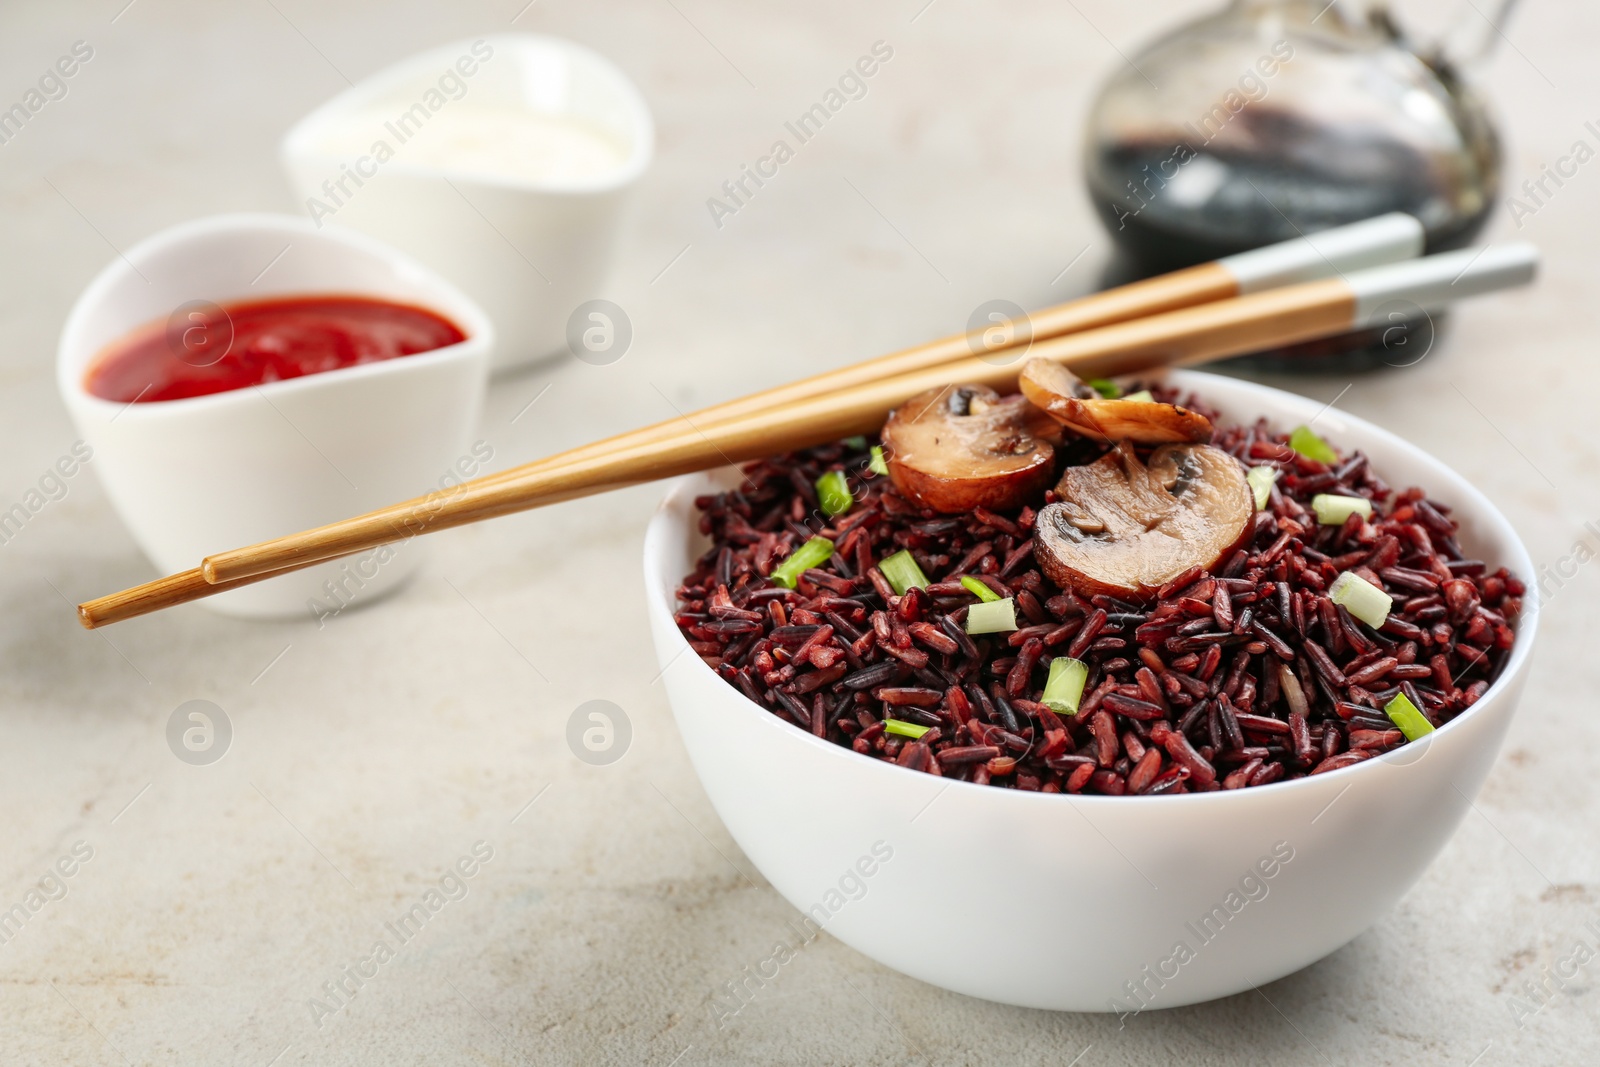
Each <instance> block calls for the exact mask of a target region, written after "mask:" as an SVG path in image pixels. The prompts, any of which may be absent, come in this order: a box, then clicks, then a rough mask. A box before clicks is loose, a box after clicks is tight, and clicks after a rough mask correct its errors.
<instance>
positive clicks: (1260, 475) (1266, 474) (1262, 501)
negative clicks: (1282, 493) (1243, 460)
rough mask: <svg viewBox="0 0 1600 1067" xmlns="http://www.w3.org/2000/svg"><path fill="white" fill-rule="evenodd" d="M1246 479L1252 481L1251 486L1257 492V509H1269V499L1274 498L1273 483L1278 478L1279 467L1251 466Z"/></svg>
mask: <svg viewBox="0 0 1600 1067" xmlns="http://www.w3.org/2000/svg"><path fill="white" fill-rule="evenodd" d="M1244 480H1245V481H1247V482H1249V483H1250V488H1251V489H1252V490H1254V492H1255V494H1256V510H1257V511H1265V510H1267V501H1268V500H1270V499H1272V483H1273V482H1275V481H1277V480H1278V470H1277V468H1276V467H1251V468H1250V473H1249V474H1246V475H1245V476H1244Z"/></svg>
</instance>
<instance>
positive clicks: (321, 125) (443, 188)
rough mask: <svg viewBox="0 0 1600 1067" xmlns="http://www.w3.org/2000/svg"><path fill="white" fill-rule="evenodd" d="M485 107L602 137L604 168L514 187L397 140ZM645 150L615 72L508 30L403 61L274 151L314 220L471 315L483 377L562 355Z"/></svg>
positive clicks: (650, 138)
mask: <svg viewBox="0 0 1600 1067" xmlns="http://www.w3.org/2000/svg"><path fill="white" fill-rule="evenodd" d="M486 108H503V109H513V110H520V111H522V112H525V113H527V114H530V115H533V116H537V117H539V119H540V120H541V121H543V122H546V123H550V124H555V123H566V124H570V125H571V126H572V127H573V128H574V130H584V131H593V132H596V133H598V134H601V135H603V136H604V137H606V138H609V139H610V140H612V141H613V142H614V143H615V145H616V146H617V152H616V155H615V160H614V161H613V165H611V166H609V167H605V168H602V169H594V168H593V167H590V168H583V169H582V170H581V172H579V173H575V172H566V171H562V170H561V169H560V168H556V167H551V166H549V165H537V166H534V163H533V162H532V161H530V166H534V171H532V172H530V173H528V174H525V175H523V176H520V177H516V176H510V175H508V174H506V173H503V172H498V173H497V172H494V171H493V170H492V169H491V170H485V169H484V167H483V161H484V158H485V156H486V154H488V153H485V152H483V151H480V150H474V151H471V152H465V153H463V154H462V155H461V156H460V158H459V160H458V161H457V162H456V163H454V164H452V165H445V164H442V163H441V162H440V158H441V157H440V153H439V152H438V151H433V150H428V151H422V152H419V151H417V147H418V146H419V145H421V144H422V142H421V141H412V138H415V137H418V136H419V135H421V136H430V135H432V134H433V133H434V132H436V131H437V130H438V129H440V128H441V124H449V123H451V122H452V121H453V120H455V119H457V118H465V117H467V116H469V115H471V114H472V113H474V112H477V113H478V114H479V115H480V116H481V113H482V111H483V109H486ZM384 116H388V117H387V118H384ZM361 129H368V130H370V134H369V135H359V136H358V131H359V130H361ZM408 141H409V142H411V143H410V144H408V143H407V142H408ZM380 142H381V143H382V145H383V146H385V147H384V148H379V143H380ZM336 144H338V145H349V146H350V147H349V148H347V149H344V150H335V149H334V148H333V147H332V146H333V145H336ZM479 147H480V149H481V148H482V147H483V146H479ZM408 149H410V151H409V152H408ZM654 151H655V126H654V123H653V122H652V121H651V118H650V111H649V109H648V108H647V107H646V106H645V103H644V98H643V96H641V95H640V93H639V90H638V89H637V88H636V87H635V86H634V84H633V83H632V82H631V81H630V80H629V79H628V77H627V75H625V74H623V73H622V71H621V70H619V69H618V68H617V67H616V66H614V65H613V64H612V63H610V62H609V61H607V60H606V59H604V58H603V57H601V56H600V55H599V54H597V53H595V52H593V51H590V50H589V49H587V48H584V47H583V46H582V45H579V44H575V43H574V42H572V41H567V40H563V39H561V38H558V37H542V36H536V35H533V34H522V33H507V34H492V35H488V36H485V37H483V38H479V39H476V40H466V41H459V42H457V43H455V44H448V45H442V46H440V47H439V48H434V49H430V50H429V51H427V52H424V53H422V54H420V55H416V56H412V57H411V58H409V59H405V60H402V61H400V62H399V63H396V64H394V65H393V66H390V67H388V68H386V69H384V70H382V71H380V72H379V73H377V74H374V75H372V76H371V77H370V78H366V79H364V80H363V81H361V82H360V83H358V84H357V85H355V86H353V87H351V88H349V89H346V90H345V91H344V92H342V93H340V94H339V95H338V96H336V97H334V98H333V99H332V100H329V101H328V102H327V103H326V104H324V105H322V106H321V107H319V108H317V110H315V111H313V112H312V113H311V114H309V115H307V116H306V117H305V118H303V119H301V120H300V122H298V123H296V124H295V126H294V127H293V128H292V129H290V130H289V132H288V133H287V134H286V135H285V136H284V139H283V144H282V147H281V150H280V152H281V157H282V162H283V166H284V169H285V171H286V172H287V174H288V176H289V181H290V183H291V184H292V185H293V186H294V189H295V191H296V194H297V195H298V196H299V197H300V198H301V200H302V204H303V206H304V208H305V210H306V211H307V212H308V213H309V214H311V216H312V217H313V218H314V219H315V220H316V221H317V222H318V223H319V224H321V223H325V222H328V221H335V222H338V223H339V224H341V225H346V226H353V227H355V228H356V229H359V230H362V231H364V232H366V233H369V234H371V235H372V236H374V237H377V238H379V239H380V240H383V241H386V242H388V243H390V244H393V245H394V246H395V247H397V248H399V249H401V250H402V251H405V252H409V253H410V254H411V255H413V256H415V257H417V259H419V260H421V261H422V262H423V263H426V264H427V265H428V266H430V267H432V268H434V269H435V270H437V271H439V273H441V274H443V275H444V276H445V277H446V278H449V279H450V280H451V281H453V282H454V283H455V284H457V285H459V286H460V287H461V288H462V289H463V290H464V291H465V292H467V293H468V294H470V295H471V296H472V297H473V299H475V300H477V301H478V302H479V303H481V304H482V305H483V307H484V308H485V309H486V310H487V311H488V312H489V316H490V318H491V319H493V320H494V324H495V328H496V332H497V334H498V337H499V340H498V343H497V346H496V351H495V355H494V365H495V366H496V367H497V368H504V367H510V366H515V365H518V364H523V363H527V362H529V361H531V360H536V359H539V358H542V357H547V356H550V355H553V354H556V353H558V352H561V351H564V350H565V349H566V347H567V320H568V318H569V317H570V316H571V315H572V313H573V312H574V310H575V309H577V307H578V306H579V305H580V304H582V303H584V302H586V301H589V300H592V299H595V298H597V297H601V296H603V295H604V294H603V292H602V291H601V286H602V284H603V282H604V280H605V276H606V273H607V271H608V269H609V267H610V264H611V260H612V255H613V251H614V249H615V245H616V239H617V233H618V228H619V224H620V223H621V221H622V212H623V206H624V203H625V201H626V198H627V194H628V192H629V190H630V189H631V188H632V187H633V185H634V184H635V183H636V182H637V181H638V179H639V177H640V176H641V175H642V174H643V173H644V172H645V170H646V168H647V167H648V166H649V164H650V160H651V158H652V156H653V154H654ZM352 173H354V177H351V176H350V175H351V174H352Z"/></svg>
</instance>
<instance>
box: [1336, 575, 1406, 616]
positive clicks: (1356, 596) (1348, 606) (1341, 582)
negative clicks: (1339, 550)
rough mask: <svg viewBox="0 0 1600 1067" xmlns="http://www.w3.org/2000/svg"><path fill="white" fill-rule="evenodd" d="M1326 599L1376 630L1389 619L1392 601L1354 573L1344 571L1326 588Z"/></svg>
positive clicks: (1380, 590)
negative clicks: (1340, 605) (1342, 606)
mask: <svg viewBox="0 0 1600 1067" xmlns="http://www.w3.org/2000/svg"><path fill="white" fill-rule="evenodd" d="M1328 598H1329V599H1331V600H1332V601H1333V602H1334V603H1335V604H1343V605H1344V609H1345V610H1346V611H1348V612H1349V613H1350V614H1352V615H1354V616H1355V617H1356V618H1358V619H1360V620H1361V621H1362V622H1364V623H1366V624H1367V625H1368V626H1370V627H1372V628H1373V629H1374V630H1376V629H1377V628H1378V627H1380V626H1382V625H1383V623H1384V620H1385V619H1387V618H1388V617H1389V609H1390V608H1392V607H1394V600H1393V599H1392V598H1391V597H1390V596H1389V594H1388V593H1385V592H1384V591H1383V590H1382V589H1379V588H1378V587H1377V586H1375V585H1373V584H1372V583H1371V582H1369V581H1367V580H1366V579H1365V578H1363V577H1361V575H1359V574H1357V573H1355V572H1354V571H1345V572H1344V573H1343V574H1341V575H1339V577H1337V578H1335V579H1334V580H1333V584H1332V585H1330V586H1328Z"/></svg>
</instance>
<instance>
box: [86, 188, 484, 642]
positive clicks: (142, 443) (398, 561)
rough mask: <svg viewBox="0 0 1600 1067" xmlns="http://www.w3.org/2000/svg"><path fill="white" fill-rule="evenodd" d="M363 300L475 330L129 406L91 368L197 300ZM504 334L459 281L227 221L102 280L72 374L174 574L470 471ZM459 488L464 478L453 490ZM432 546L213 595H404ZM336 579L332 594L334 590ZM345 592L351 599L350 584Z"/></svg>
mask: <svg viewBox="0 0 1600 1067" xmlns="http://www.w3.org/2000/svg"><path fill="white" fill-rule="evenodd" d="M338 293H347V294H361V295H366V296H374V297H381V298H387V299H392V300H398V301H401V302H404V303H411V304H416V305H420V306H423V307H427V308H429V309H431V310H434V311H436V312H438V313H440V314H442V315H444V316H445V317H446V318H448V319H450V320H451V321H452V322H454V323H455V324H456V325H457V326H459V327H460V328H461V330H462V331H463V332H464V333H465V334H466V335H467V339H466V340H465V341H462V342H460V343H458V344H454V345H450V346H448V347H445V348H440V349H437V350H435V351H432V352H421V353H417V354H416V355H411V356H405V357H403V358H400V359H393V360H386V361H384V362H380V363H368V364H365V365H362V366H358V367H348V368H344V369H341V370H335V371H328V372H325V373H322V374H310V375H306V376H304V377H300V378H291V379H288V380H286V381H279V382H272V383H269V384H267V385H263V386H260V387H258V388H253V389H237V390H232V391H229V392H224V393H215V394H212V395H209V396H199V397H191V398H187V399H183V400H166V401H159V402H141V403H134V404H123V403H118V402H114V401H109V400H103V399H101V398H99V397H96V396H92V395H91V394H89V393H88V392H87V391H86V390H85V388H84V375H85V371H86V370H87V369H88V367H89V366H90V364H91V363H92V362H93V361H94V359H95V357H96V356H98V355H99V354H100V353H101V352H102V351H103V350H104V349H105V348H106V346H107V345H109V344H111V343H112V342H115V341H117V340H119V339H120V338H122V337H124V336H126V335H127V334H128V333H129V332H130V331H133V330H135V329H137V328H139V327H142V326H145V325H146V324H148V323H151V322H159V321H162V320H166V319H168V317H169V316H171V315H172V314H173V312H174V311H175V310H177V309H178V308H179V307H180V306H181V305H183V304H186V303H188V302H190V301H195V300H205V301H210V302H213V303H215V304H219V305H226V304H227V303H229V302H230V301H238V300H258V299H263V298H268V297H273V296H289V295H304V294H338ZM493 343H494V329H493V327H492V326H490V324H489V320H488V317H487V316H486V315H484V313H483V311H482V310H481V309H479V308H478V307H477V306H476V305H475V304H474V303H473V302H472V301H470V300H468V299H467V298H466V297H465V296H463V295H462V294H461V293H460V292H459V291H457V290H456V289H455V287H453V286H452V285H450V284H449V283H448V282H446V281H444V280H443V279H442V278H440V277H439V276H438V275H436V274H434V273H433V272H432V271H429V270H427V269H425V268H423V267H422V266H420V265H418V264H416V263H414V262H413V261H411V260H410V259H408V258H406V257H405V256H403V255H401V254H400V253H398V252H396V251H394V250H393V249H390V248H387V247H385V246H384V245H381V244H379V243H378V242H376V241H373V240H371V239H370V238H367V237H364V236H362V235H360V234H357V233H351V232H348V231H341V230H340V229H339V228H337V227H327V228H324V229H322V230H318V229H317V228H316V227H315V226H313V225H312V224H311V223H309V222H307V221H305V220H304V219H298V218H295V217H293V216H287V215H218V216H214V217H212V218H207V219H200V220H197V221H195V222H189V223H185V224H183V225H181V226H176V227H174V228H172V229H169V230H164V231H162V232H161V233H158V234H156V235H155V236H153V237H150V238H147V239H146V240H144V241H142V242H140V243H139V244H138V245H136V246H135V247H133V248H131V249H129V250H128V253H127V255H126V256H122V257H118V258H117V259H115V260H113V261H112V262H111V263H110V265H109V266H107V267H106V269H105V270H103V271H101V272H100V275H99V276H98V277H97V278H95V280H94V281H93V282H92V283H91V284H90V285H89V288H88V289H86V290H84V293H83V295H82V296H80V297H79V298H78V302H77V303H76V304H75V305H74V306H73V308H72V312H71V314H70V315H69V316H68V317H67V323H66V326H65V328H64V329H63V330H62V333H61V343H60V348H59V351H58V353H57V358H56V379H57V384H58V386H59V387H60V390H61V396H62V399H63V400H65V401H66V405H67V409H68V410H69V411H70V412H71V414H72V419H73V421H74V422H75V423H76V424H77V427H78V432H79V433H80V434H82V435H83V437H84V438H85V439H86V440H87V441H88V443H89V444H90V446H91V447H92V448H93V449H94V459H93V462H92V463H91V464H90V465H91V466H92V467H93V468H94V470H95V471H96V472H97V474H98V475H99V477H100V480H101V482H102V484H104V486H105V488H106V493H107V495H108V496H109V497H110V498H111V502H112V504H113V505H115V507H116V509H117V512H118V513H119V514H120V515H121V516H122V520H123V521H124V522H125V523H127V526H128V529H129V531H130V532H131V533H132V534H133V537H134V540H135V541H137V542H138V544H139V547H140V548H142V549H143V550H144V552H145V554H146V555H147V556H149V557H150V560H151V562H153V563H154V564H155V565H156V566H157V567H158V568H160V569H161V571H162V573H173V572H175V571H180V570H186V569H188V568H190V567H195V566H198V565H199V563H200V560H201V558H202V557H203V556H205V555H206V554H207V553H210V552H218V551H221V550H223V549H226V548H237V547H239V546H241V545H247V544H252V543H254V542H256V541H262V540H265V539H267V538H269V537H277V536H279V535H282V534H287V533H293V532H294V531H296V530H302V529H306V528H309V527H312V526H319V525H321V524H323V523H326V522H331V521H333V520H334V519H338V518H342V517H344V516H346V515H354V514H357V513H359V512H363V511H370V510H371V509H373V508H376V507H379V506H381V505H384V504H391V503H393V502H394V501H396V500H404V499H407V498H409V497H412V496H418V495H420V494H423V493H426V492H429V491H431V490H434V489H438V488H440V483H441V479H444V478H447V477H450V478H455V479H458V480H459V479H460V477H461V476H462V469H461V468H460V467H459V466H458V464H460V463H462V462H463V461H464V460H465V461H467V462H468V464H469V466H475V465H476V464H475V463H473V462H472V461H474V460H476V459H479V458H481V457H474V456H473V454H472V452H471V450H470V447H469V446H470V442H469V435H470V432H471V430H472V427H473V425H474V424H475V423H476V421H477V417H478V412H479V410H480V408H481V406H482V401H483V391H484V386H485V383H486V381H487V378H488V369H489V350H490V348H491V346H492V345H493ZM446 484H450V483H446ZM421 557H422V546H421V545H420V544H418V543H416V542H408V543H405V544H402V545H400V546H398V547H395V548H393V549H391V550H388V551H387V552H386V551H384V550H377V551H376V552H374V553H368V554H367V555H365V556H360V557H356V558H355V559H353V560H348V561H342V562H337V561H336V562H331V563H326V564H323V565H321V566H318V567H311V568H308V569H306V570H303V571H299V572H297V573H295V574H291V575H286V576H284V577H281V578H275V579H273V580H271V581H267V582H261V583H258V584H255V585H251V586H248V587H246V588H243V589H239V590H236V591H234V592H230V593H225V594H222V595H220V596H215V597H211V598H209V599H207V600H205V601H204V603H205V604H207V605H208V606H210V607H212V608H215V609H216V610H218V611H222V612H225V613H227V614H233V615H252V616H292V615H297V614H309V615H317V614H318V612H317V610H316V607H315V605H318V604H320V605H322V606H323V607H324V608H325V609H327V610H335V609H339V608H341V606H342V605H345V604H349V603H354V602H356V601H358V600H364V599H370V598H371V597H374V596H376V595H379V594H381V593H383V592H385V591H387V590H390V589H393V588H394V587H395V586H396V585H398V584H399V583H400V582H401V581H402V580H403V579H404V578H405V577H407V576H408V575H409V574H410V573H411V572H412V570H414V569H415V567H416V565H417V563H418V562H420V560H421ZM329 582H331V583H333V588H332V589H330V588H329V586H327V585H326V584H325V583H329ZM335 590H337V592H335Z"/></svg>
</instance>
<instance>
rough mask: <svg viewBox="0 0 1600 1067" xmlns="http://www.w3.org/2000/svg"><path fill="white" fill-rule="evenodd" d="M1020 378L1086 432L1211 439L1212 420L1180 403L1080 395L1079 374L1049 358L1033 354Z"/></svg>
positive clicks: (1028, 393) (1127, 437)
mask: <svg viewBox="0 0 1600 1067" xmlns="http://www.w3.org/2000/svg"><path fill="white" fill-rule="evenodd" d="M1017 384H1018V385H1019V386H1020V387H1021V389H1022V395H1023V396H1025V397H1027V398H1028V399H1029V400H1030V401H1032V403H1033V404H1034V405H1035V406H1036V407H1038V408H1040V409H1041V410H1043V411H1044V412H1045V413H1046V414H1047V415H1049V416H1050V417H1051V418H1053V419H1055V420H1056V421H1057V422H1059V423H1061V424H1062V425H1063V426H1066V427H1067V428H1068V429H1071V430H1074V431H1076V432H1078V433H1080V434H1083V435H1084V436H1085V437H1092V438H1095V439H1096V440H1100V441H1105V442H1108V443H1109V442H1112V441H1136V442H1138V443H1139V444H1144V445H1159V444H1169V443H1179V442H1185V441H1188V442H1204V441H1209V440H1211V432H1212V427H1211V420H1210V419H1208V418H1206V417H1205V416H1204V415H1201V414H1199V413H1197V412H1193V411H1190V410H1189V409H1188V408H1184V407H1179V406H1178V405H1176V404H1163V403H1160V402H1159V401H1154V400H1108V399H1106V398H1105V397H1092V398H1088V399H1084V398H1081V397H1078V396H1076V395H1075V389H1076V386H1077V385H1078V379H1077V378H1076V377H1075V376H1074V375H1073V374H1072V372H1071V371H1069V370H1067V369H1066V368H1065V367H1063V366H1061V364H1059V363H1052V362H1051V361H1050V360H1048V359H1030V360H1028V362H1027V363H1026V364H1025V365H1024V366H1023V368H1022V374H1021V376H1020V377H1019V378H1018V379H1017Z"/></svg>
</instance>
